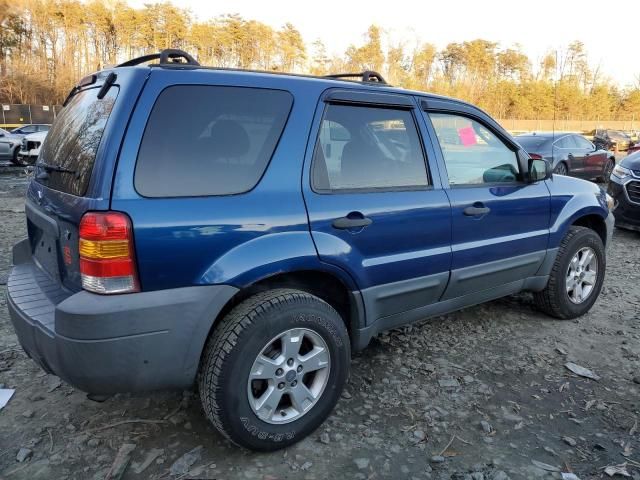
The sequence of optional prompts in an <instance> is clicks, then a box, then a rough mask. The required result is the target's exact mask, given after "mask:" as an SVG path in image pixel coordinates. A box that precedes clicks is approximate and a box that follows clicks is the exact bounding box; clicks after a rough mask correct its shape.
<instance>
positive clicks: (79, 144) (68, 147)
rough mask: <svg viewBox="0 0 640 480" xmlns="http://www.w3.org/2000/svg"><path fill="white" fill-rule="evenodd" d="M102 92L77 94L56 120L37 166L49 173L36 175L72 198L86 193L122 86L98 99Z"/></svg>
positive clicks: (110, 90)
mask: <svg viewBox="0 0 640 480" xmlns="http://www.w3.org/2000/svg"><path fill="white" fill-rule="evenodd" d="M99 90H100V89H99V88H90V89H88V90H83V91H81V92H79V93H77V94H76V95H75V96H74V97H73V98H72V99H71V101H70V102H69V104H68V105H67V106H66V107H64V108H63V109H62V111H61V112H60V114H59V115H58V117H57V118H56V120H55V123H54V124H53V126H52V127H51V129H50V130H49V133H48V134H47V137H46V139H45V140H44V143H43V144H42V149H41V151H40V156H39V157H38V163H37V164H36V168H37V169H38V173H41V172H42V171H43V170H44V173H46V175H44V174H43V175H36V178H37V179H38V180H37V181H39V182H40V183H43V184H44V185H46V186H47V187H49V188H53V189H54V190H60V191H62V192H66V193H70V194H72V195H77V196H82V195H84V194H85V193H86V191H87V186H88V185H89V180H90V178H91V172H92V171H93V164H94V162H95V159H96V152H97V151H98V146H99V145H100V140H101V139H102V133H103V132H104V127H105V125H106V124H107V120H108V119H109V115H111V110H112V109H113V105H114V103H115V101H116V97H117V95H118V87H116V86H113V87H111V88H110V89H109V91H108V92H107V94H106V95H105V96H104V98H102V99H98V97H97V95H98V91H99ZM43 164H44V165H43ZM45 166H51V167H53V168H47V169H45Z"/></svg>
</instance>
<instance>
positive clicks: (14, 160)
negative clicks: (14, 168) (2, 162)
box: [11, 147, 23, 167]
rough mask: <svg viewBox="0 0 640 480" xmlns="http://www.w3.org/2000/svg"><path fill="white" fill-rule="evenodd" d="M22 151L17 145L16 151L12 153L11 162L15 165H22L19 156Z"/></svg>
mask: <svg viewBox="0 0 640 480" xmlns="http://www.w3.org/2000/svg"><path fill="white" fill-rule="evenodd" d="M19 152H20V147H17V148H16V149H15V150H14V151H13V154H12V155H11V163H13V164H14V165H18V166H19V167H22V166H23V165H22V163H20V159H19V158H18V153H19Z"/></svg>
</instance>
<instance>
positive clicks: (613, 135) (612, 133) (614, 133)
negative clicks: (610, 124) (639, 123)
mask: <svg viewBox="0 0 640 480" xmlns="http://www.w3.org/2000/svg"><path fill="white" fill-rule="evenodd" d="M609 136H610V137H611V138H617V139H620V140H626V139H627V138H629V137H627V135H626V134H625V133H624V132H620V131H618V130H609Z"/></svg>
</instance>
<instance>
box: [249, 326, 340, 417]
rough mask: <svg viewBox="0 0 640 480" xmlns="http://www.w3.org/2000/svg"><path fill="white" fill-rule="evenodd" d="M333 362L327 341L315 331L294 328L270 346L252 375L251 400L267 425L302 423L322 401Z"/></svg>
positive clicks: (261, 353) (255, 365) (250, 403)
mask: <svg viewBox="0 0 640 480" xmlns="http://www.w3.org/2000/svg"><path fill="white" fill-rule="evenodd" d="M330 369H331V358H330V354H329V348H328V347H327V344H326V342H325V341H324V340H323V338H322V337H321V336H320V335H318V334H317V333H316V332H314V331H313V330H309V329H306V328H293V329H289V330H286V331H285V332H282V333H281V334H280V335H278V336H276V337H274V338H273V339H271V340H270V341H269V343H267V344H266V345H265V346H264V348H263V349H262V350H261V351H260V353H259V354H258V356H257V357H256V359H255V360H254V362H253V365H252V367H251V370H250V372H249V379H248V384H247V396H248V400H249V405H250V406H251V409H252V410H253V412H254V413H255V414H256V415H257V416H258V417H259V418H260V419H261V420H263V421H265V422H267V423H271V424H284V423H289V422H293V421H295V420H298V419H299V418H300V417H302V416H303V415H305V414H306V413H307V412H309V410H311V408H313V406H314V405H315V404H316V403H317V402H318V401H319V399H320V397H322V393H323V392H324V389H325V387H326V385H327V380H328V379H329V372H330Z"/></svg>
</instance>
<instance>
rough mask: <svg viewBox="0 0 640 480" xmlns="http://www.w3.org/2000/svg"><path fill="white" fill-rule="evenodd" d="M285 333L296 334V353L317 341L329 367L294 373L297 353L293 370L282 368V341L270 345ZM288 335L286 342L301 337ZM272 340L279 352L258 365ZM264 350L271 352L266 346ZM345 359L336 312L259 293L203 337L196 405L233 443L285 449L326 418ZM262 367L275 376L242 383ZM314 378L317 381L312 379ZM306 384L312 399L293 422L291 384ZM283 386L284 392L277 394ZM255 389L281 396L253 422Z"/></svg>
mask: <svg viewBox="0 0 640 480" xmlns="http://www.w3.org/2000/svg"><path fill="white" fill-rule="evenodd" d="M291 329H295V330H293V331H294V332H303V335H302V338H303V341H301V342H300V344H301V345H302V347H300V352H303V348H304V347H305V341H306V342H309V339H310V338H311V339H312V340H314V342H319V343H318V344H323V342H324V346H325V347H326V352H328V360H329V361H328V367H327V366H325V367H319V368H318V370H315V371H314V372H311V373H306V374H305V372H304V371H302V373H297V372H300V370H299V368H300V366H301V365H302V363H303V361H302V360H300V358H305V357H304V356H303V357H300V355H299V354H298V355H297V356H295V364H294V365H293V366H290V365H289V366H286V365H285V363H286V361H287V358H286V357H289V355H286V356H285V355H283V353H284V351H283V350H282V346H283V345H284V343H282V342H281V340H276V342H275V343H271V342H273V340H274V339H276V338H278V336H279V335H282V334H283V332H290V331H292V330H291ZM291 335H292V337H291V338H300V337H294V336H293V334H291ZM279 341H280V343H279V345H280V348H281V350H280V351H279V352H278V349H277V348H275V349H274V351H273V352H271V350H269V354H268V355H269V356H270V357H271V358H274V357H275V360H272V363H269V362H267V363H262V362H259V358H258V356H259V355H260V354H264V355H267V354H266V353H265V352H267V351H268V349H273V346H274V345H278V342H279ZM293 344H294V343H291V345H293ZM269 345H271V346H270V347H267V346H269ZM315 345H316V344H314V347H313V348H314V349H315ZM265 347H267V348H265ZM307 348H308V347H307ZM303 353H304V354H305V356H306V355H309V353H308V352H303ZM260 358H265V356H262V357H260ZM307 358H308V357H307ZM350 358H351V351H350V342H349V335H348V333H347V329H346V327H345V324H344V322H343V320H342V318H341V317H340V315H339V314H338V312H336V311H335V310H334V309H333V307H331V306H330V305H329V304H327V303H326V302H324V301H322V300H320V299H319V298H317V297H315V296H313V295H310V294H308V293H305V292H301V291H298V290H291V289H277V290H270V291H266V292H261V293H258V294H256V295H254V296H252V297H250V298H248V299H247V300H245V301H244V302H242V303H240V304H239V305H237V306H236V307H235V308H233V310H231V311H230V312H229V313H228V314H227V315H226V316H225V317H224V318H223V319H222V320H221V322H220V323H219V325H217V326H216V328H215V330H214V332H213V334H212V335H211V337H210V338H209V340H208V342H207V345H206V347H205V351H204V354H203V357H202V360H201V364H200V372H199V377H198V386H199V391H200V399H201V401H202V406H203V408H204V411H205V414H206V416H207V418H208V419H209V420H210V421H211V423H213V425H214V426H215V427H216V428H217V429H218V430H219V431H220V432H221V433H222V434H223V435H224V436H225V437H227V438H228V439H229V440H231V441H232V442H233V443H235V444H237V445H239V446H242V447H245V448H248V449H250V450H256V451H265V452H266V451H273V450H278V449H281V448H285V447H287V446H289V445H292V444H294V443H296V442H298V441H300V440H302V439H303V438H304V437H306V436H307V435H309V434H310V433H311V432H313V431H314V430H315V429H316V428H317V427H318V426H320V424H322V422H324V420H325V419H326V418H327V417H328V416H329V414H330V413H331V411H332V410H333V408H334V407H335V405H336V403H337V401H338V399H339V397H340V394H341V392H342V389H343V387H344V384H345V382H346V380H347V378H348V374H349V363H350ZM279 360H282V361H284V362H285V363H280V364H278V366H279V367H282V368H279V370H280V373H279V375H278V370H275V368H276V367H275V366H273V365H274V364H275V363H277V362H278V361H279ZM254 362H258V363H256V364H254ZM261 364H262V365H265V367H264V368H256V365H261ZM269 367H270V368H271V370H270V371H273V372H274V373H273V374H271V373H270V374H269V380H255V381H252V382H250V381H249V375H250V374H252V373H253V372H260V373H264V372H265V369H268V368H269ZM311 368H314V367H313V366H309V370H310V369H311ZM283 370H284V374H283V373H282V371H283ZM292 372H293V373H292ZM265 375H266V374H265ZM296 375H297V376H296ZM319 375H321V376H322V377H318V376H319ZM294 376H295V380H293V379H294ZM310 378H312V383H311V384H310V386H309V387H308V388H307V390H306V391H307V392H311V391H313V390H314V388H315V389H316V390H315V391H316V393H318V392H319V394H318V396H317V398H316V400H314V401H313V403H311V405H310V406H309V405H308V404H307V408H306V409H302V408H301V409H300V411H303V413H301V414H300V413H299V412H298V413H299V415H298V416H297V417H296V414H295V411H296V409H295V405H294V402H293V398H294V397H292V396H290V395H289V394H288V393H287V391H289V388H290V387H293V385H294V382H297V381H300V384H303V383H307V382H308V381H309V379H310ZM318 378H320V380H318ZM281 380H282V381H281ZM285 383H286V385H285V387H283V388H284V390H281V387H282V384H285ZM320 383H323V386H322V387H321V389H319V388H317V386H318V385H320ZM267 384H268V385H269V386H267ZM261 388H264V392H263V393H262V394H261V395H265V394H266V393H268V392H267V390H269V389H270V388H271V390H272V391H273V392H275V393H279V392H284V394H283V393H280V395H281V398H282V399H281V400H280V403H277V404H276V407H275V409H273V410H272V411H271V412H267V413H265V412H266V411H267V410H268V409H264V410H261V412H262V415H263V416H266V417H270V419H269V420H265V418H261V417H260V416H258V413H257V411H256V410H255V406H254V405H255V404H256V403H258V402H257V401H256V403H254V404H252V403H251V402H252V400H251V399H252V398H254V397H258V398H259V399H262V398H264V397H263V396H261V395H260V394H258V393H256V392H260V389H261ZM276 389H277V390H276ZM292 391H293V389H292ZM274 398H276V397H274ZM277 398H280V397H277ZM304 401H307V402H309V401H310V397H306V398H304ZM276 402H277V400H276ZM299 405H301V404H299ZM285 411H287V412H289V413H287V415H288V416H289V417H291V419H290V420H289V419H285V420H282V419H281V417H279V416H278V415H282V416H284V415H285ZM287 418H288V417H287Z"/></svg>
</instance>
